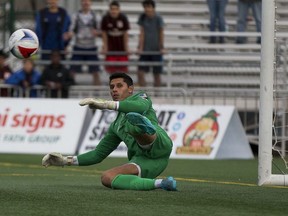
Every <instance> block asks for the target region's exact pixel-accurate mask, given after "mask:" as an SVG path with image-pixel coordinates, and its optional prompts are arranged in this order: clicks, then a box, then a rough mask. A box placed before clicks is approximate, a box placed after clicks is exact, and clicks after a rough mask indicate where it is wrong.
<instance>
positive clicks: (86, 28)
mask: <svg viewBox="0 0 288 216" xmlns="http://www.w3.org/2000/svg"><path fill="white" fill-rule="evenodd" d="M98 35H100V32H99V31H97V20H96V15H95V13H94V12H93V11H92V10H91V0H81V10H79V11H78V12H77V13H75V14H74V15H73V16H72V23H71V26H70V28H69V32H68V33H66V36H65V37H66V38H67V39H71V38H72V37H73V36H75V39H76V40H75V45H74V47H73V52H75V53H74V54H73V56H72V60H73V61H94V62H95V61H99V59H98V55H97V47H96V37H97V36H98ZM77 52H78V53H77ZM79 52H83V53H79ZM85 52H86V53H85ZM81 67H82V65H72V67H71V71H72V72H73V74H75V73H76V72H80V71H81ZM89 72H91V73H92V74H93V83H94V85H101V81H100V77H99V72H100V70H99V66H98V65H89Z"/></svg>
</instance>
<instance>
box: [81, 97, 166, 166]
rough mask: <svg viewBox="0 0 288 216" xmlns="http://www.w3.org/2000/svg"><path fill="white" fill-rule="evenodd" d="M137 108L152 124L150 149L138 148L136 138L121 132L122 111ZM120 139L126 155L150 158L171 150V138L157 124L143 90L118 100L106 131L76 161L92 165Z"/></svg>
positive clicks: (149, 101)
mask: <svg viewBox="0 0 288 216" xmlns="http://www.w3.org/2000/svg"><path fill="white" fill-rule="evenodd" d="M129 112H137V113H139V114H142V115H144V116H146V117H147V118H148V119H149V120H150V121H151V123H152V124H153V125H154V126H155V128H156V134H157V138H156V140H155V141H154V143H153V145H152V148H151V149H148V150H146V149H143V148H141V147H140V146H139V145H138V143H137V142H136V140H135V139H134V138H133V137H132V136H131V135H130V134H128V133H126V132H125V126H126V124H127V120H126V118H125V115H126V113H129ZM121 141H123V142H124V143H125V144H126V146H127V148H128V159H129V160H131V159H132V158H133V157H134V156H140V155H141V156H146V157H148V158H151V159H154V158H155V159H156V158H161V157H169V155H170V153H171V150H172V141H171V139H170V138H169V136H168V135H167V133H166V131H164V130H163V129H162V128H161V127H160V126H159V125H158V119H157V116H156V113H155V110H154V109H153V107H152V101H151V99H150V98H149V97H148V96H147V95H146V93H144V92H139V93H137V94H134V95H131V96H129V97H128V98H126V99H125V100H123V101H119V107H118V115H117V117H116V119H115V121H114V122H112V123H111V125H110V127H109V129H108V131H107V133H106V134H105V136H104V137H103V139H102V140H101V141H100V142H99V144H98V145H97V147H96V148H95V149H94V150H92V151H89V152H87V153H84V154H81V155H78V157H77V158H78V162H79V165H80V166H81V165H82V166H85V165H92V164H97V163H100V162H101V161H102V160H103V159H105V158H106V157H107V156H108V155H109V154H110V153H111V152H112V151H114V150H115V149H116V148H117V147H118V145H119V144H120V142H121Z"/></svg>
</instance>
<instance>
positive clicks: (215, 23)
mask: <svg viewBox="0 0 288 216" xmlns="http://www.w3.org/2000/svg"><path fill="white" fill-rule="evenodd" d="M227 2H228V0H217V1H216V0H207V4H208V7H209V13H210V31H211V32H215V30H216V28H217V27H218V29H219V31H220V32H225V30H226V23H225V8H226V5H227ZM209 43H217V37H215V36H211V37H210V40H209ZM219 43H225V41H224V37H223V36H220V37H219Z"/></svg>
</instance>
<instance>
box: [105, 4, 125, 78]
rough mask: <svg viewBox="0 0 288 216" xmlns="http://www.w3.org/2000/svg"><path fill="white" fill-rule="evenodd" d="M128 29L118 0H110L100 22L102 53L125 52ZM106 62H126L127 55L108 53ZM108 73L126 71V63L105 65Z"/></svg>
mask: <svg viewBox="0 0 288 216" xmlns="http://www.w3.org/2000/svg"><path fill="white" fill-rule="evenodd" d="M129 29H130V26H129V21H128V18H127V17H126V15H125V14H123V13H121V12H120V4H119V2H118V1H112V2H111V3H110V5H109V12H108V13H107V14H106V15H104V16H103V18H102V23H101V30H102V39H103V53H107V52H126V53H128V30H129ZM106 61H107V62H127V61H128V56H127V55H125V54H122V55H120V54H118V55H117V54H116V55H115V54H114V55H113V54H108V55H107V56H106ZM105 69H106V71H107V72H108V73H114V72H124V73H127V72H128V68H127V66H126V65H119V66H117V65H115V66H111V65H107V66H106V67H105Z"/></svg>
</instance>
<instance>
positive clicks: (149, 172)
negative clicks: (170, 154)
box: [129, 155, 169, 179]
mask: <svg viewBox="0 0 288 216" xmlns="http://www.w3.org/2000/svg"><path fill="white" fill-rule="evenodd" d="M168 161H169V158H156V159H151V158H148V157H146V156H144V155H140V156H134V157H133V158H132V159H131V160H130V161H129V162H130V163H135V164H137V165H138V166H139V167H140V169H141V173H140V176H141V177H142V178H150V179H154V178H156V177H157V176H159V175H160V174H161V173H162V172H163V171H164V170H165V169H166V167H167V165H168Z"/></svg>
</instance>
